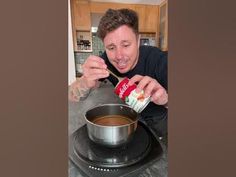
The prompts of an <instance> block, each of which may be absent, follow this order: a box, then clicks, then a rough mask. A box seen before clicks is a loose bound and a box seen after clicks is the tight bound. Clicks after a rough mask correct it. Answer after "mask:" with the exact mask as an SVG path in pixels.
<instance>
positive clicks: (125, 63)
mask: <svg viewBox="0 0 236 177" xmlns="http://www.w3.org/2000/svg"><path fill="white" fill-rule="evenodd" d="M116 64H117V67H118V68H119V69H124V68H126V66H127V61H123V60H122V61H118V62H116Z"/></svg>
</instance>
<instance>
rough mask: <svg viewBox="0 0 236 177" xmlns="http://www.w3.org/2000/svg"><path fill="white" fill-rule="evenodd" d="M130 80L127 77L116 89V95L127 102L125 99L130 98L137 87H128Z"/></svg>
mask: <svg viewBox="0 0 236 177" xmlns="http://www.w3.org/2000/svg"><path fill="white" fill-rule="evenodd" d="M128 82H129V79H128V78H127V77H126V78H124V79H123V80H122V81H120V82H119V83H118V85H117V86H116V88H115V93H116V94H117V95H118V96H119V97H120V98H121V99H122V100H125V97H127V96H129V94H130V92H132V91H133V90H134V89H136V87H137V86H136V85H135V84H134V85H131V86H128Z"/></svg>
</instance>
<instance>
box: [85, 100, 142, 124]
mask: <svg viewBox="0 0 236 177" xmlns="http://www.w3.org/2000/svg"><path fill="white" fill-rule="evenodd" d="M102 106H123V107H128V108H130V109H132V110H133V111H134V112H135V113H136V114H137V117H136V120H135V121H133V120H132V122H131V123H129V124H125V125H113V126H111V125H109V126H107V125H99V124H95V123H93V122H91V121H89V120H88V119H87V117H86V113H87V112H88V111H91V110H92V109H95V108H97V107H102ZM84 118H85V120H86V122H88V123H89V124H91V125H95V126H97V127H106V128H118V127H126V126H129V125H131V124H135V123H137V122H138V113H137V112H136V111H135V110H134V109H133V108H131V107H130V106H129V105H126V104H121V103H105V104H99V105H96V106H94V107H92V108H90V109H88V110H87V111H86V112H85V114H84Z"/></svg>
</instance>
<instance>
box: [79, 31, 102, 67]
mask: <svg viewBox="0 0 236 177" xmlns="http://www.w3.org/2000/svg"><path fill="white" fill-rule="evenodd" d="M92 45H93V46H92V48H93V52H88V53H84V52H75V62H76V64H79V63H81V64H83V63H84V62H85V60H86V59H87V58H88V57H89V55H97V56H98V55H100V53H102V52H103V51H104V46H103V43H102V41H101V39H100V38H98V37H97V36H96V34H93V39H92Z"/></svg>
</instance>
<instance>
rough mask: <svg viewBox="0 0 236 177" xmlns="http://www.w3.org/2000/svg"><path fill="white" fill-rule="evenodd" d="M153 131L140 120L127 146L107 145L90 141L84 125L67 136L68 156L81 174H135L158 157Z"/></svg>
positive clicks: (99, 175)
mask: <svg viewBox="0 0 236 177" xmlns="http://www.w3.org/2000/svg"><path fill="white" fill-rule="evenodd" d="M157 139H158V138H157V137H156V136H155V134H154V133H153V132H152V131H151V130H150V129H149V128H148V127H147V126H146V125H145V124H144V123H142V122H140V121H139V122H138V127H137V129H136V131H135V134H134V137H133V138H132V139H131V141H130V142H128V143H127V144H126V145H124V146H122V147H118V148H108V147H104V146H101V145H98V144H96V143H94V142H92V141H91V140H90V139H89V137H88V133H87V127H86V125H84V126H82V127H81V128H79V129H78V130H76V131H75V132H74V133H73V134H72V135H71V136H70V137H69V157H70V160H71V161H72V162H73V163H74V164H75V165H76V166H77V167H78V168H79V170H80V172H82V173H83V174H84V176H89V177H90V176H91V177H101V176H102V177H111V176H112V177H117V176H131V175H132V176H134V175H135V174H136V173H138V172H140V171H141V170H143V169H145V168H147V167H148V166H149V165H150V164H152V163H154V162H155V161H157V160H158V159H159V157H160V156H161V154H162V152H163V151H162V148H161V145H160V143H159V141H158V140H157Z"/></svg>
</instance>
